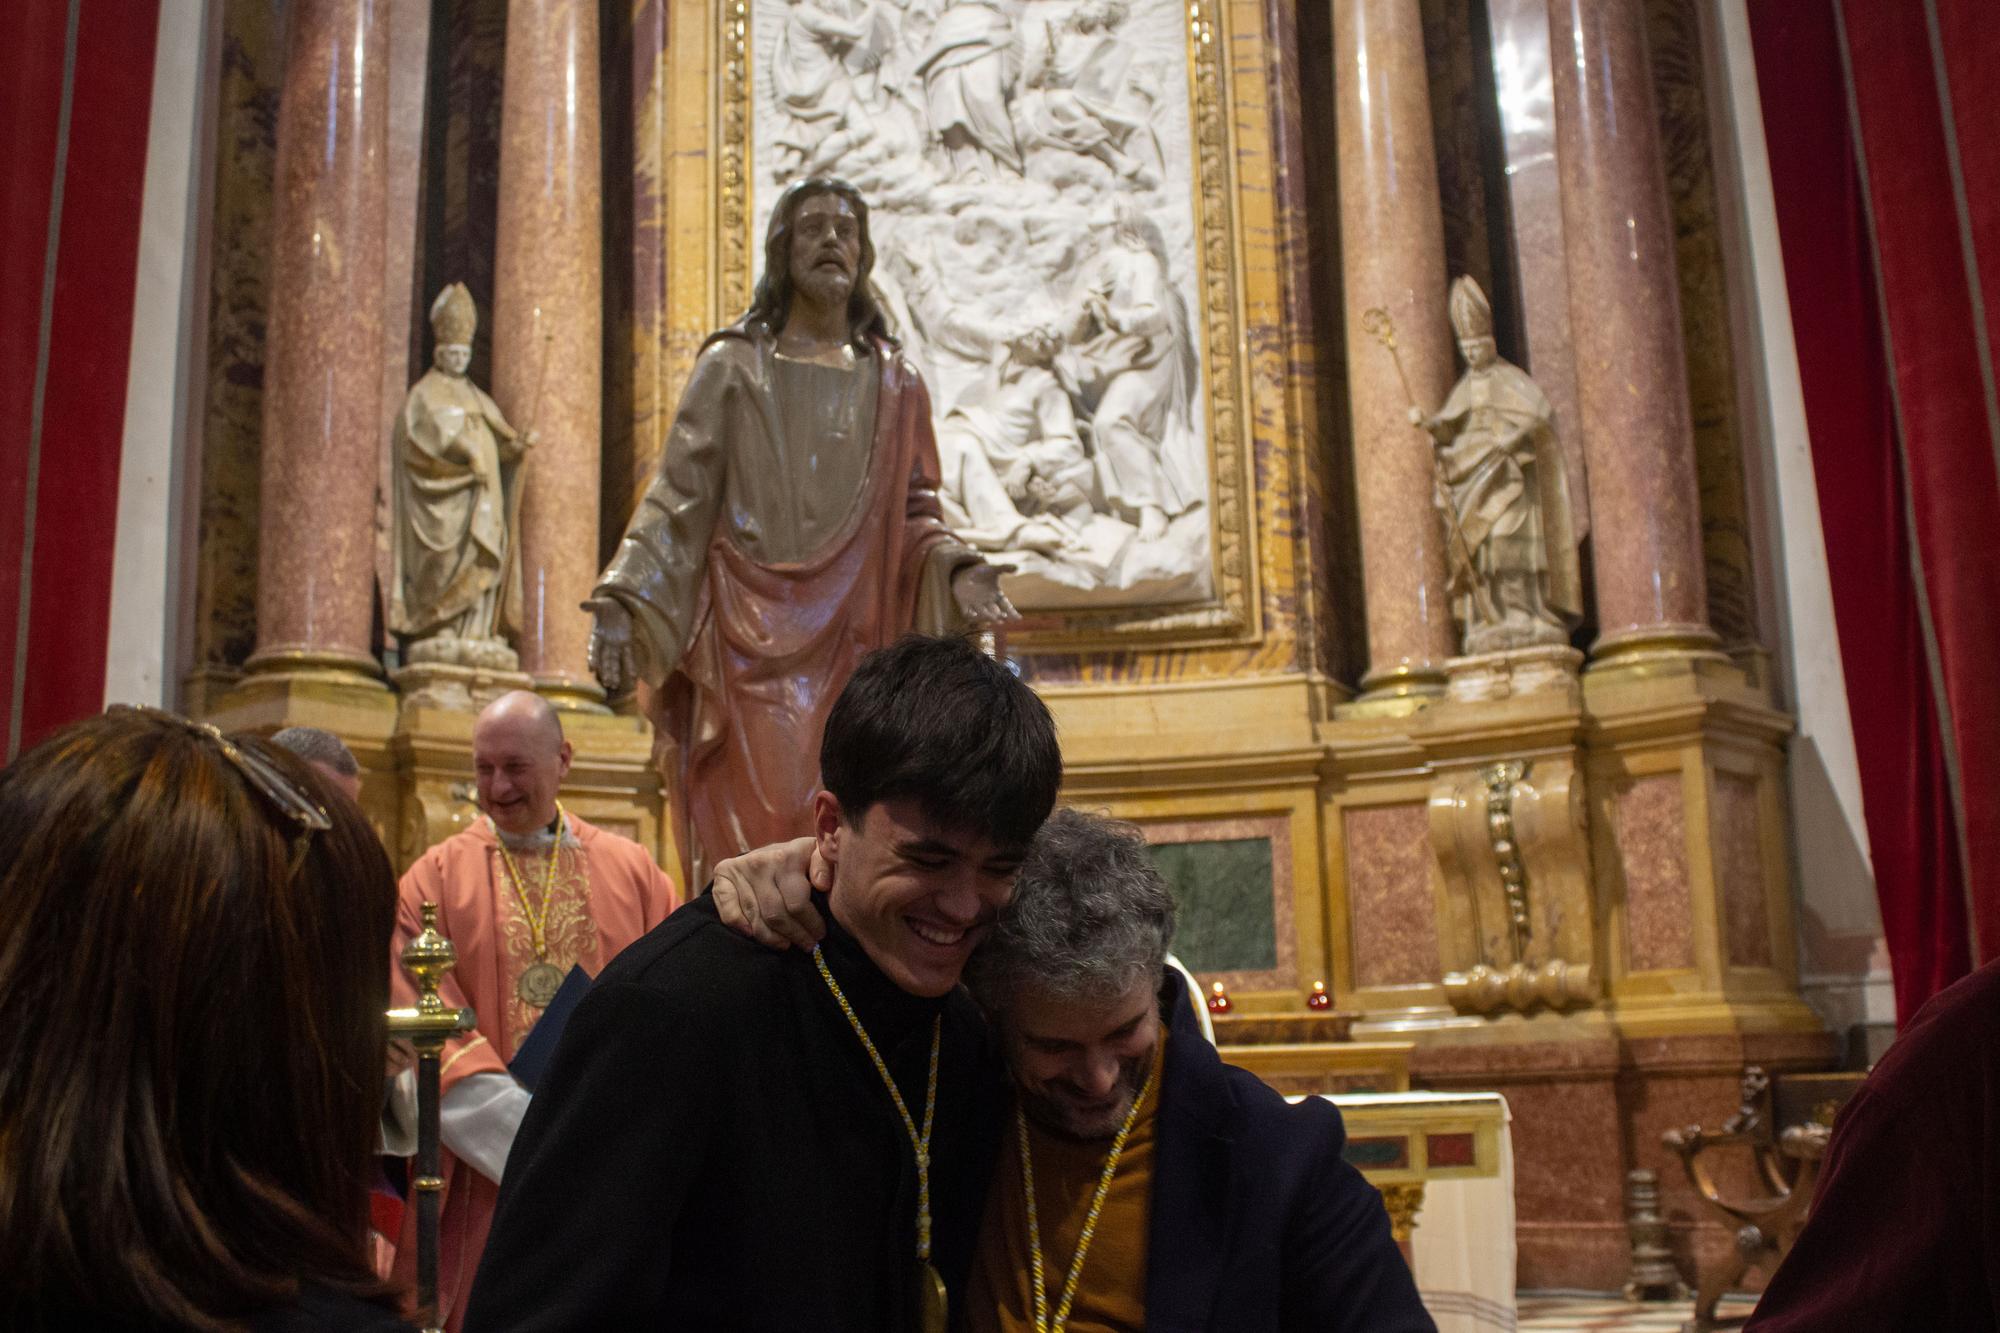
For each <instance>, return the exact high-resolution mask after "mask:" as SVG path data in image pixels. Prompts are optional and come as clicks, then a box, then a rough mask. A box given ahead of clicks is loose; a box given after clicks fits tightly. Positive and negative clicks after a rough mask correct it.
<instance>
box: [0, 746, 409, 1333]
mask: <svg viewBox="0 0 2000 1333" xmlns="http://www.w3.org/2000/svg"><path fill="white" fill-rule="evenodd" d="M329 797H330V791H329V789H328V788H327V787H325V786H324V785H322V780H321V779H320V778H319V777H318V775H317V774H316V773H315V772H314V770H313V769H312V768H311V766H310V765H308V764H307V763H305V762H304V761H303V760H300V759H299V758H297V757H296V756H295V755H292V754H290V753H288V752H286V751H284V750H282V749H280V748H278V747H275V746H271V745H269V744H268V743H266V742H263V741H259V740H255V739H253V738H249V737H233V738H230V739H228V740H224V739H223V738H221V737H219V736H218V735H216V734H215V733H213V732H212V731H208V730H205V729H200V728H197V727H196V726H195V725H194V724H192V723H189V722H186V721H185V720H182V719H179V718H174V717H171V716H169V715H167V714H163V713H156V712H151V711H138V710H131V709H113V710H112V711H110V712H108V713H106V714H105V715H104V716H102V717H97V718H92V719H90V720H88V721H85V722H80V723H77V724H75V725H73V726H71V727H68V728H66V729H65V730H63V731H62V732H60V733H58V734H57V735H56V736H54V737H52V738H51V739H50V740H48V741H46V742H44V743H43V744H41V745H39V746H37V747H36V748H34V749H33V750H31V751H29V752H28V753H26V754H24V755H22V756H21V757H20V758H19V759H18V760H17V761H16V762H15V763H14V764H13V765H12V766H11V767H9V768H8V769H7V770H6V771H5V772H4V773H0V1326H4V1327H7V1328H37V1327H50V1328H54V1327H91V1328H118V1327H145V1328H171V1329H223V1328H240V1327H243V1326H244V1323H245V1321H247V1320H249V1319H250V1318H252V1317H254V1316H255V1315H256V1314H257V1313H258V1312H259V1311H263V1310H270V1309H275V1308H279V1307H282V1306H285V1305H288V1304H291V1303H292V1302H294V1301H296V1300H297V1299H298V1297H299V1292H300V1289H301V1287H302V1285H305V1286H311V1287H316V1288H319V1289H322V1290H327V1289H330V1290H332V1291H336V1292H338V1291H346V1292H350V1293H353V1294H355V1295H360V1296H365V1297H371V1298H372V1297H374V1296H376V1295H378V1294H379V1293H380V1290H381V1288H380V1287H379V1285H378V1284H377V1283H376V1282H375V1279H374V1275H373V1272H372V1269H371V1266H370V1263H369V1259H368V1255H367V1251H366V1248H365V1235H366V1226H367V1174H366V1172H367V1168H368V1163H369V1160H370V1158H369V1153H370V1149H371V1147H372V1144H373V1141H374V1134H375V1123H376V1114H377V1111H378V1109H379V1103H380V1098H381V1090H382V1082H381V1075H382V1058H383V1057H382V1048H383V1008H384V1006H385V1005H386V1004H387V1002H388V976H387V969H386V966H385V962H386V958H387V954H388V947H389V937H390V931H391V929H392V926H393V924H394V917H395V901H396V898H395V893H396V886H395V878H394V875H393V872H392V871H391V868H390V865H389V861H388V857H387V856H386V854H385V853H384V852H383V850H382V846H381V844H380V843H379V842H378V841H377V840H376V837H375V835H374V833H373V831H372V830H371V829H370V828H369V826H368V824H367V822H366V820H365V819H364V818H363V817H362V815H361V812H360V810H359V809H358V808H357V807H356V806H355V805H354V804H353V803H352V802H350V801H345V800H338V799H329Z"/></svg>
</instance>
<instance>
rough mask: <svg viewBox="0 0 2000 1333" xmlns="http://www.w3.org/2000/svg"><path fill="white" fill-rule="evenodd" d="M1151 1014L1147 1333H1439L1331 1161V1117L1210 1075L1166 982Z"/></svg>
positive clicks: (1337, 1152)
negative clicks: (1157, 1047) (1162, 1041)
mask: <svg viewBox="0 0 2000 1333" xmlns="http://www.w3.org/2000/svg"><path fill="white" fill-rule="evenodd" d="M1161 1003H1162V1005H1163V1006H1164V1010H1163V1012H1164V1013H1165V1014H1166V1016H1167V1022H1168V1026H1169V1028H1170V1030H1171V1033H1172V1035H1171V1037H1170V1038H1169V1040H1168V1042H1167V1058H1166V1063H1165V1066H1164V1068H1163V1070H1162V1071H1161V1075H1160V1110H1159V1120H1158V1123H1157V1125H1156V1127H1155V1134H1156V1146H1155V1148H1154V1154H1155V1156H1154V1168H1153V1204H1152V1223H1151V1229H1150V1232H1149V1235H1148V1251H1147V1261H1146V1327H1147V1329H1148V1330H1149V1331H1150V1333H1193V1330H1204V1331H1205V1333H1234V1331H1235V1330H1242V1331H1243V1333H1251V1331H1252V1330H1255V1331H1256V1333H1266V1331H1267V1330H1273V1329H1281V1330H1293V1329H1297V1330H1302V1331H1303V1330H1308V1329H1309V1330H1312V1333H1437V1325H1436V1324H1435V1323H1433V1322H1432V1320H1431V1317H1430V1315H1429V1314H1427V1313H1426V1312H1425V1310H1424V1307H1423V1303H1422V1302H1421V1301H1420V1300H1418V1299H1417V1285H1416V1282H1415V1281H1414V1280H1413V1279H1412V1278H1411V1276H1410V1269H1409V1265H1408V1264H1406V1263H1405V1262H1404V1261H1403V1256H1402V1252H1401V1251H1399V1250H1398V1249H1397V1248H1396V1242H1395V1240H1394V1239H1393V1238H1392V1237H1391V1236H1390V1234H1389V1215H1388V1213H1387V1211H1386V1210H1384V1208H1383V1206H1382V1196H1381V1194H1380V1193H1378V1192H1377V1191H1376V1189H1375V1187H1374V1186H1373V1185H1370V1184H1369V1183H1368V1182H1367V1181H1366V1180H1364V1179H1362V1177H1361V1173H1360V1172H1358V1171H1356V1170H1355V1169H1354V1168H1353V1167H1352V1166H1349V1165H1348V1164H1347V1162H1346V1161H1345V1160H1344V1159H1343V1158H1342V1157H1341V1149H1342V1148H1343V1146H1344V1145H1345V1144H1346V1142H1347V1131H1346V1129H1345V1128H1343V1127H1342V1125H1341V1122H1340V1112H1339V1111H1338V1110H1336V1109H1335V1108H1334V1106H1333V1104H1332V1103H1331V1102H1327V1101H1323V1100H1321V1099H1320V1098H1317V1097H1313V1098H1308V1099H1307V1100H1305V1101H1303V1102H1300V1103H1298V1104H1297V1105H1293V1104H1291V1103H1289V1102H1287V1101H1286V1100H1285V1099H1284V1098H1283V1097H1282V1096H1280V1095H1279V1094H1278V1093H1276V1092H1274V1091H1272V1090H1271V1088H1270V1087H1269V1086H1267V1085H1266V1084H1265V1083H1264V1082H1263V1081H1262V1080H1261V1079H1259V1078H1258V1077H1257V1076H1256V1075H1254V1074H1252V1073H1250V1072H1248V1071H1247V1070H1242V1069H1238V1068H1236V1067H1235V1066H1233V1065H1226V1064H1224V1063H1222V1060H1221V1058H1220V1057H1218V1056H1217V1055H1216V1053H1215V1048H1214V1047H1213V1046H1211V1045H1209V1043H1208V1042H1207V1040H1206V1039H1205V1038H1203V1036H1202V1034H1201V1026H1200V1024H1199V1022H1198V1021H1197V1020H1196V1018H1195V1013H1194V1010H1193V1008H1192V1007H1191V1006H1190V1004H1189V1001H1188V993H1187V983H1186V982H1184V981H1182V980H1181V977H1180V975H1179V974H1178V973H1176V972H1173V971H1171V970H1170V971H1169V972H1168V973H1167V980H1166V984H1165V986H1164V987H1163V988H1162V990H1161Z"/></svg>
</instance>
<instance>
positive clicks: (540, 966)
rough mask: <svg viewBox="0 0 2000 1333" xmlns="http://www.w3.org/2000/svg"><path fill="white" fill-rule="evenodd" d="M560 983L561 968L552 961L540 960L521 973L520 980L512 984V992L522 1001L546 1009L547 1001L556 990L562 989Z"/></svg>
mask: <svg viewBox="0 0 2000 1333" xmlns="http://www.w3.org/2000/svg"><path fill="white" fill-rule="evenodd" d="M562 984H563V974H562V969H561V968H559V967H557V966H556V965H555V964H554V963H550V962H540V963H536V964H535V965H534V966H533V967H530V968H529V969H528V970H527V971H525V972H523V973H522V974H521V979H520V981H518V982H516V983H515V985H514V992H515V994H517V995H519V996H520V997H521V1000H522V1002H523V1003H525V1004H531V1005H533V1006H534V1007H535V1008H537V1009H546V1008H548V1007H549V1001H550V1000H553V999H555V998H556V992H557V991H559V990H561V989H562Z"/></svg>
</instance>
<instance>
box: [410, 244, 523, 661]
mask: <svg viewBox="0 0 2000 1333" xmlns="http://www.w3.org/2000/svg"><path fill="white" fill-rule="evenodd" d="M478 320H479V314H478V311H477V309H476V308H475V307H474V306H473V304H472V293H471V292H470V291H467V290H466V287H465V284H464V283H462V282H455V283H453V284H451V286H449V287H447V288H445V289H444V290H443V291H442V292H440V293H438V298H437V300H436V301H435V302H434V303H433V304H432V306H431V331H432V332H433V333H434V334H435V335H436V337H437V351H436V352H435V353H434V356H433V361H432V365H431V368H430V369H429V370H427V371H425V372H424V374H423V377H422V378H421V379H419V380H418V381H417V382H416V383H415V384H413V385H411V386H410V395H409V397H408V398H407V399H405V400H404V403H403V410H402V413H401V414H400V415H399V416H397V418H396V432H395V453H396V530H395V540H394V542H393V543H392V544H391V550H392V552H393V560H394V576H393V578H392V579H391V587H392V589H393V592H392V601H391V605H390V611H389V628H390V629H392V630H394V631H395V632H396V633H398V634H400V635H402V636H403V656H404V660H405V661H409V662H440V663H446V664H449V665H454V666H469V667H485V668H488V669H496V670H502V671H511V670H513V669H514V667H515V664H516V661H517V659H516V656H515V653H514V650H513V649H512V648H510V647H508V646H507V643H506V641H505V639H503V638H502V637H501V636H502V634H503V633H505V632H506V631H509V630H511V629H513V628H514V627H515V626H516V625H518V624H519V622H520V603H521V553H520V549H519V547H518V546H517V545H516V540H515V539H516V532H517V529H518V527H519V522H518V516H519V513H520V506H521V464H522V460H523V459H524V458H525V457H526V456H527V451H528V450H529V448H531V447H532V446H533V444H534V442H535V436H534V432H533V431H528V432H525V433H523V432H519V431H516V430H515V429H514V428H513V427H512V426H511V425H509V424H508V423H507V418H506V416H505V415H503V414H502V413H501V411H500V406H499V404H498V403H495V402H494V401H493V400H492V398H490V397H488V396H487V394H486V392H485V391H484V390H482V389H481V388H480V387H479V386H478V385H476V384H474V383H473V382H472V381H471V379H470V378H468V377H467V375H466V368H467V366H468V365H470V364H471V361H472V334H473V330H474V329H475V328H477V327H478Z"/></svg>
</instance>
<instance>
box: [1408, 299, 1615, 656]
mask: <svg viewBox="0 0 2000 1333" xmlns="http://www.w3.org/2000/svg"><path fill="white" fill-rule="evenodd" d="M1451 326H1452V331H1453V332H1454V333H1456V334H1457V335H1458V350H1459V353H1460V354H1461V355H1462V356H1464V358H1465V374H1464V375H1463V376H1461V377H1460V379H1459V381H1458V383H1457V384H1455V385H1453V386H1452V390H1451V393H1450V395H1449V396H1448V397H1447V398H1446V399H1445V401H1444V406H1443V407H1441V408H1439V409H1438V411H1437V414H1436V415H1435V416H1430V417H1426V416H1425V415H1424V414H1423V412H1422V411H1421V410H1420V409H1418V408H1415V407H1412V408H1411V409H1410V420H1411V421H1412V422H1413V423H1415V424H1416V425H1417V426H1419V427H1421V428H1422V429H1423V430H1425V431H1427V432H1428V433H1429V434H1430V436H1431V439H1432V442H1433V444H1434V445H1435V447H1436V452H1437V470H1438V503H1439V507H1440V508H1441V509H1442V510H1443V511H1444V513H1443V515H1442V517H1443V518H1444V522H1445V534H1446V539H1447V542H1448V551H1449V554H1450V557H1451V566H1452V570H1451V573H1452V593H1453V615H1454V618H1455V619H1456V620H1457V621H1458V623H1459V624H1460V625H1461V626H1462V627H1463V633H1464V649H1465V651H1466V652H1468V653H1490V652H1502V651H1506V650H1508V649H1513V648H1526V647H1533V646H1537V645H1551V644H1554V645H1560V644H1567V643H1568V642H1569V635H1570V629H1571V627H1572V626H1574V625H1575V624H1576V622H1577V620H1578V619H1579V617H1580V616H1581V615H1582V611H1583V581H1582V576H1581V573H1580V571H1579V567H1578V563H1577V549H1576V548H1577V543H1576V526H1575V517H1574V511H1573V510H1572V509H1571V507H1570V498H1569V484H1568V477H1567V474H1566V473H1565V472H1564V471H1563V457H1562V450H1561V449H1560V447H1558V445H1557V443H1556V434H1555V412H1554V409H1552V408H1551V407H1550V406H1549V400H1548V398H1547V397H1546V396H1545V395H1544V394H1543V393H1542V391H1541V389H1540V388H1539V387H1537V386H1536V384H1535V382H1534V381H1533V380H1531V379H1529V378H1528V374H1527V372H1526V371H1524V370H1522V369H1521V368H1520V367H1519V366H1517V365H1514V364H1513V363H1511V362H1509V361H1505V360H1502V359H1501V357H1500V355H1499V353H1498V352H1497V351H1496V349H1495V346H1494V342H1493V308H1492V306H1490V305H1488V304H1487V301H1486V294H1485V293H1484V292H1482V291H1480V290H1479V284H1478V283H1477V282H1474V281H1473V280H1472V279H1471V278H1463V277H1462V278H1460V279H1459V280H1458V281H1457V282H1454V283H1453V284H1452V286H1451Z"/></svg>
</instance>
